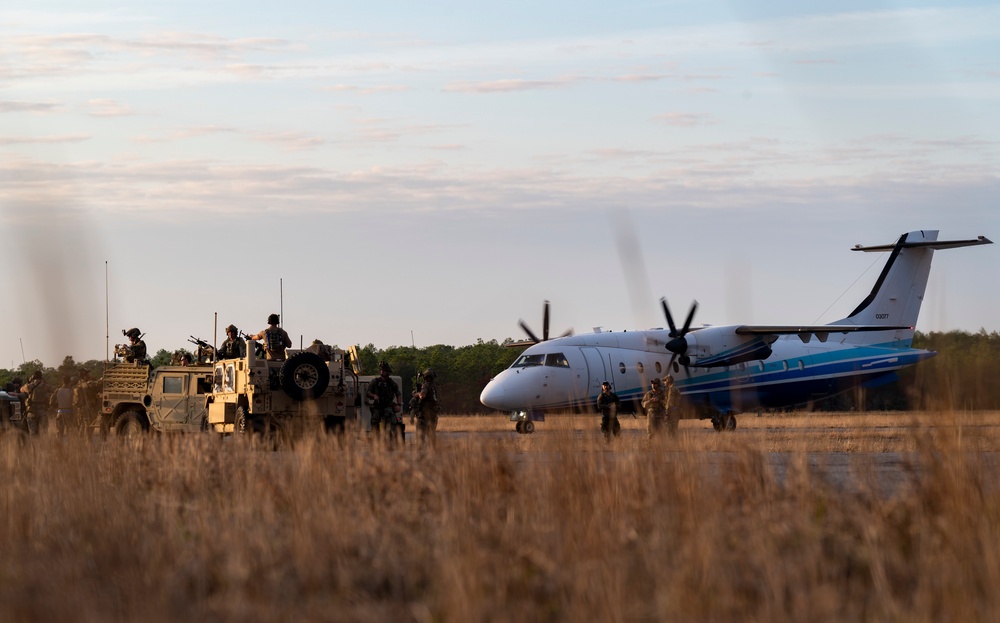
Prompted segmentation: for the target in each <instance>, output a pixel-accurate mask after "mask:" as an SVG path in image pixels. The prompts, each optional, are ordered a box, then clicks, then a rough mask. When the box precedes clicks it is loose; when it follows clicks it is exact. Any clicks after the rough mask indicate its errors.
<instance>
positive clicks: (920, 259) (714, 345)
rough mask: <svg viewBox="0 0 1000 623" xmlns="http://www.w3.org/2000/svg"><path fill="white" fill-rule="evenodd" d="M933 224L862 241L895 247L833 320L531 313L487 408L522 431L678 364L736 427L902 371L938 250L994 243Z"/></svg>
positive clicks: (716, 413)
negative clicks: (659, 320) (631, 323)
mask: <svg viewBox="0 0 1000 623" xmlns="http://www.w3.org/2000/svg"><path fill="white" fill-rule="evenodd" d="M937 236H938V232H937V231H931V230H921V231H913V232H910V233H907V234H903V235H902V236H900V238H899V240H897V241H896V242H895V243H894V244H887V245H878V246H867V247H866V246H861V245H856V246H855V247H854V249H853V250H854V251H865V252H886V251H888V252H890V253H889V259H888V260H887V261H886V264H885V267H884V268H883V269H882V273H881V274H880V275H879V277H878V280H877V281H876V282H875V286H874V288H873V289H872V291H871V293H870V294H869V295H868V296H867V297H866V298H865V299H864V300H863V301H861V303H860V304H859V305H858V306H857V308H856V309H855V310H854V311H853V312H851V314H850V315H849V316H847V317H846V318H843V319H842V320H838V321H836V322H833V323H830V324H825V325H815V326H795V325H779V326H767V325H729V326H706V327H692V326H691V321H692V320H693V319H694V313H695V310H696V309H697V307H698V303H697V302H694V303H693V304H692V306H691V308H690V311H689V312H688V315H687V318H686V319H685V321H684V324H683V325H682V326H681V327H680V328H678V327H677V326H676V325H675V324H674V320H673V318H672V316H671V315H670V310H669V308H668V307H667V303H666V300H665V299H661V303H662V306H663V311H664V314H665V315H666V319H667V325H668V327H669V329H662V328H661V329H649V330H645V331H627V332H612V331H599V330H598V332H595V333H585V334H580V335H563V336H561V337H557V338H553V339H549V337H548V304H547V303H546V311H545V331H544V333H543V338H542V339H541V340H539V339H538V338H537V337H536V336H535V335H534V334H532V333H531V331H530V330H529V329H528V328H527V326H526V325H524V323H523V322H522V323H521V326H522V328H524V329H525V331H526V332H527V333H528V336H529V337H530V338H531V340H529V343H532V344H533V346H530V347H529V348H528V349H527V350H525V351H524V353H523V354H522V355H521V356H520V357H519V358H518V359H517V360H516V361H515V362H514V363H513V364H512V365H511V366H510V367H509V368H507V369H506V370H504V371H503V372H501V373H500V374H498V375H497V376H496V377H495V378H493V379H492V380H491V381H490V382H489V384H487V385H486V387H485V389H483V392H482V394H481V395H480V401H481V402H482V403H483V404H484V405H486V406H487V407H491V408H493V409H499V410H504V411H510V412H512V413H513V415H512V416H511V420H513V421H516V422H517V424H516V430H517V432H519V433H530V432H532V431H533V430H534V424H533V422H535V421H544V419H545V412H547V411H556V410H564V409H571V408H588V407H590V406H591V405H593V404H594V401H595V400H596V398H597V395H598V393H600V390H601V383H602V382H604V381H605V380H607V381H611V382H612V384H613V386H614V387H615V391H616V392H617V393H618V395H619V397H620V398H621V399H622V402H623V403H624V402H627V401H636V400H639V399H641V397H642V395H643V394H644V393H645V391H646V389H647V388H648V381H649V380H651V379H652V378H653V377H659V376H663V375H666V374H672V375H673V376H674V379H675V382H676V384H677V387H678V389H679V390H680V392H681V395H682V396H683V398H684V400H685V402H686V403H687V404H688V405H690V406H693V407H694V408H696V409H698V411H699V415H700V416H701V417H704V418H711V419H712V424H713V426H714V427H715V429H716V430H720V431H721V430H732V429H735V428H736V417H735V415H734V414H735V413H739V412H741V411H749V410H757V409H764V408H780V407H788V406H795V405H799V404H805V403H807V402H809V401H811V400H817V399H820V398H825V397H828V396H833V395H835V394H838V393H842V392H845V391H848V390H850V389H852V388H854V387H858V386H863V387H875V386H878V385H881V384H884V383H887V382H890V381H893V380H895V378H896V372H897V371H898V370H900V369H902V368H904V367H907V366H911V365H914V364H916V363H918V362H920V361H923V360H924V359H928V358H930V357H933V356H934V355H935V354H936V353H934V352H933V351H928V350H922V349H918V348H913V347H912V343H913V332H914V327H915V325H916V324H917V315H918V314H919V312H920V304H921V302H922V301H923V298H924V291H925V289H926V287H927V277H928V275H929V274H930V269H931V257H932V256H933V255H934V251H935V250H942V249H954V248H958V247H968V246H975V245H982V244H992V241H990V240H988V239H986V238H985V237H983V236H979V237H978V238H976V239H973V240H951V241H938V239H937Z"/></svg>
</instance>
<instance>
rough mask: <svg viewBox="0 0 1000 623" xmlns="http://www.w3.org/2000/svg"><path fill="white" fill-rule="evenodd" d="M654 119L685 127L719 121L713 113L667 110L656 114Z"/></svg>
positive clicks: (712, 123) (711, 123)
mask: <svg viewBox="0 0 1000 623" xmlns="http://www.w3.org/2000/svg"><path fill="white" fill-rule="evenodd" d="M653 119H654V120H655V121H658V122H661V123H665V124H666V125H670V126H674V127H685V128H691V127H695V126H700V125H714V124H716V123H718V122H717V121H715V120H714V119H713V118H712V116H711V115H708V114H705V113H693V112H666V113H663V114H661V115H656V116H655V117H653Z"/></svg>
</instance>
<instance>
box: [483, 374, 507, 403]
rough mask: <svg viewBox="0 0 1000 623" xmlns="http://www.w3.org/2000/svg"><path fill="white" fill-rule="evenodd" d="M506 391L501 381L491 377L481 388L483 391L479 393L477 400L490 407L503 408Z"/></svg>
mask: <svg viewBox="0 0 1000 623" xmlns="http://www.w3.org/2000/svg"><path fill="white" fill-rule="evenodd" d="M506 396H507V392H506V390H505V389H504V387H503V385H502V384H501V383H498V382H497V380H496V379H493V380H492V381H490V382H489V383H487V384H486V387H484V388H483V393H481V394H479V402H481V403H483V404H484V405H485V406H487V407H489V408H491V409H501V410H502V409H503V408H504V403H505V398H506Z"/></svg>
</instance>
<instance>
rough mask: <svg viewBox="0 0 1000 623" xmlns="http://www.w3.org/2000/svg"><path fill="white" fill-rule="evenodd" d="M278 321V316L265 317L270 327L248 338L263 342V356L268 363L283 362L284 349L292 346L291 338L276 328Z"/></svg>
mask: <svg viewBox="0 0 1000 623" xmlns="http://www.w3.org/2000/svg"><path fill="white" fill-rule="evenodd" d="M279 320H280V319H279V318H278V314H271V315H270V316H268V317H267V324H268V325H270V326H269V327H268V328H266V329H264V330H263V331H261V332H260V333H257V334H255V335H251V336H249V339H251V340H264V354H265V356H266V357H267V360H268V361H284V360H285V349H286V348H289V347H290V346H291V345H292V338H290V337H288V333H286V332H285V330H284V329H282V328H281V327H279V326H278V322H279Z"/></svg>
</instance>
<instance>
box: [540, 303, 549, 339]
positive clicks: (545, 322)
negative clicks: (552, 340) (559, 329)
mask: <svg viewBox="0 0 1000 623" xmlns="http://www.w3.org/2000/svg"><path fill="white" fill-rule="evenodd" d="M548 339H549V302H548V301H545V311H544V312H543V313H542V340H543V341H548Z"/></svg>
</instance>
